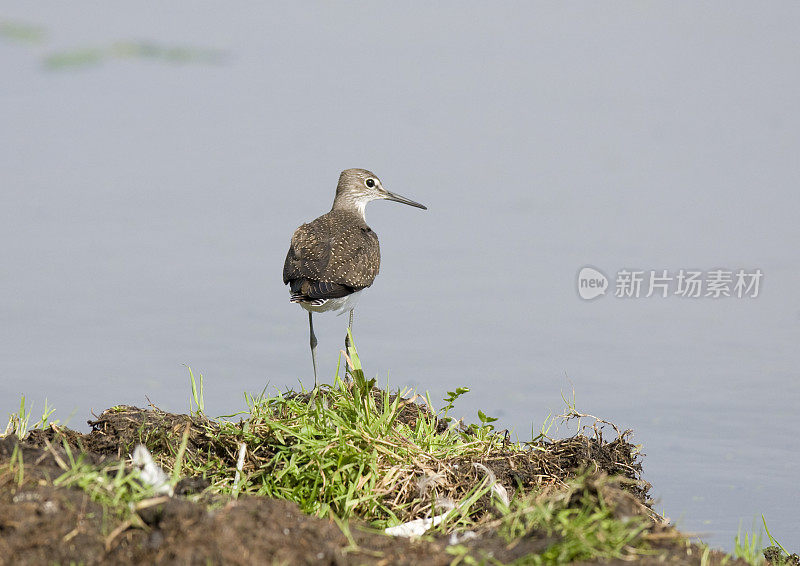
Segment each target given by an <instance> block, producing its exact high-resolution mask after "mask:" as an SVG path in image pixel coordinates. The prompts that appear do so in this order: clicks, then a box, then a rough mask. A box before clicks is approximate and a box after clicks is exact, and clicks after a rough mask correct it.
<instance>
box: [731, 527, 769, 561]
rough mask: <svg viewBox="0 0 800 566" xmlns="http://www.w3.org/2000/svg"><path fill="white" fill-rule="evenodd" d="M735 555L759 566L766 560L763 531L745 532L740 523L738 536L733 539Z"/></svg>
mask: <svg viewBox="0 0 800 566" xmlns="http://www.w3.org/2000/svg"><path fill="white" fill-rule="evenodd" d="M733 556H734V557H736V558H741V559H742V560H745V561H746V562H747V563H748V564H750V565H751V566H759V565H760V564H761V563H762V562H764V555H763V554H762V544H761V533H760V532H753V534H748V533H747V532H744V533H743V532H742V527H741V525H739V532H738V533H737V534H736V538H735V539H734V541H733Z"/></svg>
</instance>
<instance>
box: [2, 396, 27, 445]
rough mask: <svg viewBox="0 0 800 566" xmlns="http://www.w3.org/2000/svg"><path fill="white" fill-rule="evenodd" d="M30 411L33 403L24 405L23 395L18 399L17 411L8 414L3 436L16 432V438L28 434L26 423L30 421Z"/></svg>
mask: <svg viewBox="0 0 800 566" xmlns="http://www.w3.org/2000/svg"><path fill="white" fill-rule="evenodd" d="M32 411H33V404H30V405H29V406H28V407H26V406H25V395H23V396H22V397H21V398H20V401H19V412H18V413H11V414H10V415H9V416H8V424H7V425H6V431H5V434H4V436H5V435H8V434H16V435H17V438H20V439H22V438H25V435H27V434H28V423H29V422H30V419H31V413H32Z"/></svg>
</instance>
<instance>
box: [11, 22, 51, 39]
mask: <svg viewBox="0 0 800 566" xmlns="http://www.w3.org/2000/svg"><path fill="white" fill-rule="evenodd" d="M0 37H2V38H3V39H9V40H11V41H17V42H19V43H42V41H44V39H45V38H46V37H47V31H46V30H45V29H44V28H43V27H41V26H35V25H31V24H22V23H19V22H8V21H0Z"/></svg>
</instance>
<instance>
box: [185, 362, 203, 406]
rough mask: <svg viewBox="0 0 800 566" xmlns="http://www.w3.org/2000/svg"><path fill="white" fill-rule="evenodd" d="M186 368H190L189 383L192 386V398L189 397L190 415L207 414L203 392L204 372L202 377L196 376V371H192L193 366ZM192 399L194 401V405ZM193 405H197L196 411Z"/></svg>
mask: <svg viewBox="0 0 800 566" xmlns="http://www.w3.org/2000/svg"><path fill="white" fill-rule="evenodd" d="M186 369H188V370H189V383H190V384H191V386H192V398H191V399H189V414H190V415H202V414H205V411H206V400H205V397H204V394H203V374H202V373H201V374H199V375H200V379H195V378H194V373H192V368H190V367H189V366H186ZM192 401H194V405H192ZM192 406H194V407H196V408H197V410H196V411H194V410H193V409H192Z"/></svg>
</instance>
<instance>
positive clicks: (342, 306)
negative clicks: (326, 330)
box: [300, 289, 364, 315]
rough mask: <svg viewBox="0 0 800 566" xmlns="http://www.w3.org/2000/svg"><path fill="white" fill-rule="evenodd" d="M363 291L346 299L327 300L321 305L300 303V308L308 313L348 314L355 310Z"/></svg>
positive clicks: (351, 294)
mask: <svg viewBox="0 0 800 566" xmlns="http://www.w3.org/2000/svg"><path fill="white" fill-rule="evenodd" d="M363 292H364V289H361V290H360V291H356V292H355V293H350V294H349V295H347V296H346V297H337V298H336V299H327V300H326V301H325V302H324V303H322V304H321V305H312V304H310V303H300V306H301V307H303V308H304V309H306V310H307V311H309V312H331V311H333V312H335V313H336V314H337V315H338V314H342V313H346V312H349V311H351V310H353V309H354V308H356V305H357V304H358V300H359V299H360V298H361V293H363Z"/></svg>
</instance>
